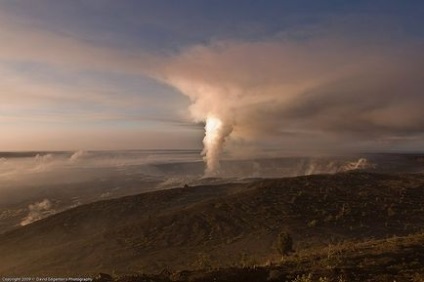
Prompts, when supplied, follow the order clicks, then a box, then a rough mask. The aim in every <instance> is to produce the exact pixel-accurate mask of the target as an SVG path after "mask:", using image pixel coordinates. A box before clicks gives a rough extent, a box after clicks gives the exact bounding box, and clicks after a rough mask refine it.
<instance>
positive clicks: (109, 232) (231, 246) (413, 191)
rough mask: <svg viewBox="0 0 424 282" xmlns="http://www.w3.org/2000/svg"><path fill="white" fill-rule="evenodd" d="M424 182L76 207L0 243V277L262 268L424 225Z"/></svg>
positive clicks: (374, 177) (316, 184)
mask: <svg viewBox="0 0 424 282" xmlns="http://www.w3.org/2000/svg"><path fill="white" fill-rule="evenodd" d="M423 191H424V177H423V176H422V175H383V174H370V173H342V174H336V175H316V176H304V177H296V178H286V179H268V180H257V181H254V182H251V183H244V184H227V185H219V186H200V187H188V188H179V189H172V190H165V191H158V192H151V193H145V194H140V195H136V196H129V197H124V198H120V199H114V200H108V201H101V202H96V203H92V204H88V205H84V206H80V207H77V208H74V209H71V210H68V211H65V212H63V213H60V214H56V215H54V216H51V217H49V218H46V219H44V220H41V221H38V222H35V223H33V224H30V225H27V226H24V227H22V228H19V229H16V230H13V231H10V232H7V233H5V234H3V235H1V236H0V253H1V254H2V256H1V257H0V274H1V275H55V276H57V275H60V276H63V275H77V274H78V275H83V274H84V275H93V274H95V273H98V272H107V273H116V274H125V273H140V272H153V271H159V270H162V269H164V268H170V269H174V270H178V269H180V270H181V269H196V268H203V267H205V266H208V267H225V266H231V265H240V263H243V264H253V263H261V262H265V261H267V260H275V259H278V258H279V255H278V254H277V253H276V251H275V247H274V242H275V239H276V237H277V235H278V233H279V232H281V231H285V232H289V233H290V234H292V237H293V239H294V242H295V249H296V250H297V251H302V250H313V249H315V248H322V247H324V246H327V245H328V244H330V243H335V242H341V241H347V240H358V239H360V240H367V239H370V238H386V237H390V236H393V235H399V236H400V235H407V234H411V233H415V232H418V231H421V230H422V229H423V227H424V206H423V204H422V203H423V200H424V193H423Z"/></svg>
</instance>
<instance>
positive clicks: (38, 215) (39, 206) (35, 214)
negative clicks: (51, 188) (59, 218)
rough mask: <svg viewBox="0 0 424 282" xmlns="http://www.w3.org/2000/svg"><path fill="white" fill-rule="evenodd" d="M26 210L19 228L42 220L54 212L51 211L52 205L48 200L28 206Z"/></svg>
mask: <svg viewBox="0 0 424 282" xmlns="http://www.w3.org/2000/svg"><path fill="white" fill-rule="evenodd" d="M28 210H29V212H28V215H27V216H26V217H25V218H24V219H22V221H21V226H24V225H27V224H30V223H32V222H34V221H37V220H40V219H43V218H45V217H47V216H49V215H51V214H53V213H54V210H53V209H52V203H51V202H50V201H49V200H48V199H44V200H43V201H41V202H36V203H34V204H30V205H29V206H28Z"/></svg>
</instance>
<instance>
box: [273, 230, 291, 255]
mask: <svg viewBox="0 0 424 282" xmlns="http://www.w3.org/2000/svg"><path fill="white" fill-rule="evenodd" d="M277 251H278V252H279V253H280V254H281V255H288V254H290V252H293V239H292V237H291V236H290V234H289V233H286V232H281V233H280V234H278V239H277Z"/></svg>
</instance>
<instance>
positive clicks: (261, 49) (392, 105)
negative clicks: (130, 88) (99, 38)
mask: <svg viewBox="0 0 424 282" xmlns="http://www.w3.org/2000/svg"><path fill="white" fill-rule="evenodd" d="M389 43H390V44H389ZM421 50H422V46H421V45H417V44H415V43H411V42H389V41H388V40H387V39H383V38H381V37H380V38H369V37H368V38H354V39H352V38H348V36H345V37H344V38H340V37H337V36H335V35H327V36H324V37H319V38H316V37H312V38H309V39H304V40H295V41H294V40H289V39H287V38H278V39H270V40H266V41H260V42H240V41H222V42H217V43H212V44H209V45H202V46H196V47H193V48H190V49H188V50H185V51H184V52H182V53H181V54H179V55H178V56H176V57H175V58H173V59H172V60H171V61H170V63H169V65H168V66H167V68H166V69H165V75H164V80H165V81H167V82H168V83H170V84H171V85H173V86H175V87H176V88H177V89H179V90H180V91H181V92H182V93H184V94H186V95H187V96H189V97H190V99H191V100H192V101H193V104H192V106H191V108H190V111H191V114H192V117H193V119H194V120H195V121H204V120H206V119H207V117H208V116H209V115H213V116H216V117H219V118H220V119H221V120H222V121H223V122H224V123H225V124H226V125H227V126H229V127H231V128H232V133H231V135H230V133H229V132H228V135H230V138H229V139H230V140H231V139H233V140H237V139H243V140H248V141H249V140H251V141H252V140H255V139H262V140H266V139H269V138H270V137H284V138H286V141H287V140H290V139H292V140H296V141H295V143H296V144H298V145H301V144H302V143H303V144H304V146H307V147H309V148H314V147H315V148H316V149H323V147H322V146H323V145H324V144H327V146H330V147H331V146H333V145H334V144H335V143H337V142H338V141H342V140H343V144H339V146H338V147H339V148H344V149H347V148H349V146H354V145H355V143H357V142H358V140H359V141H363V142H365V143H366V144H367V146H369V145H370V143H371V144H373V146H380V145H381V142H384V143H387V142H392V141H396V142H398V141H399V140H400V139H404V140H409V139H411V138H418V137H420V136H421V134H422V132H423V130H424V116H423V115H422V105H423V102H424V79H423V73H424V61H423V55H422V52H421ZM294 136H295V137H296V138H294ZM311 138H312V139H311ZM317 138H318V139H317ZM349 139H350V140H351V141H348V140H349ZM324 140H325V141H324ZM299 141H300V143H299ZM283 143H284V142H283ZM379 144H380V145H379ZM293 145H294V144H293ZM324 147H326V146H325V145H324ZM356 149H358V148H356ZM362 149H366V147H365V148H362Z"/></svg>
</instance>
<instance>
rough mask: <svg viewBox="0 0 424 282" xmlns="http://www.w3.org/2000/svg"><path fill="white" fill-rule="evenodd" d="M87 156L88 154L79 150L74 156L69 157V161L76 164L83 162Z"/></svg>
mask: <svg viewBox="0 0 424 282" xmlns="http://www.w3.org/2000/svg"><path fill="white" fill-rule="evenodd" d="M86 155H87V152H85V151H82V150H79V151H76V152H75V153H73V154H72V156H70V157H69V161H71V162H76V161H79V160H81V159H82V158H83V157H84V156H86Z"/></svg>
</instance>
